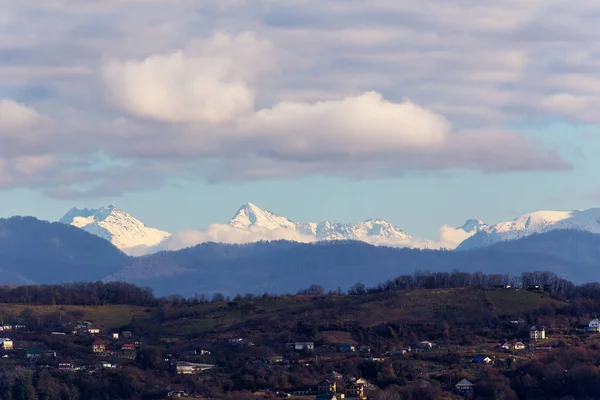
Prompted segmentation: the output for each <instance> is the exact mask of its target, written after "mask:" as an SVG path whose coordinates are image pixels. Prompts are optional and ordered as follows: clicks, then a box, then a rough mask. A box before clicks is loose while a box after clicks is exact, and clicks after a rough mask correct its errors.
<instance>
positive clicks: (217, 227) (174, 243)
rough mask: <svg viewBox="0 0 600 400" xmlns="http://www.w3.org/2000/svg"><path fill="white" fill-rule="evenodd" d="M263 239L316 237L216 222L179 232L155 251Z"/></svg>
mask: <svg viewBox="0 0 600 400" xmlns="http://www.w3.org/2000/svg"><path fill="white" fill-rule="evenodd" d="M263 240H266V241H272V240H289V241H295V242H301V243H310V242H314V241H315V238H314V237H313V236H309V235H303V234H301V233H299V232H297V231H296V230H293V229H267V228H262V227H257V226H252V227H250V228H247V229H241V228H234V227H232V226H230V225H224V224H214V225H210V226H208V227H207V228H206V229H204V230H187V231H182V232H178V233H176V234H174V235H172V236H170V237H169V238H168V239H166V240H165V241H164V242H163V243H161V244H160V245H158V247H157V248H156V249H154V251H161V250H180V249H183V248H186V247H192V246H195V245H198V244H200V243H206V242H218V243H254V242H260V241H263Z"/></svg>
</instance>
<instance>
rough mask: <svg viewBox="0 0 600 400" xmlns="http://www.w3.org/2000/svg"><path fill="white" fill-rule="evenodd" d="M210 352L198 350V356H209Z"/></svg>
mask: <svg viewBox="0 0 600 400" xmlns="http://www.w3.org/2000/svg"><path fill="white" fill-rule="evenodd" d="M210 354H211V353H210V350H202V349H201V350H200V355H201V356H210Z"/></svg>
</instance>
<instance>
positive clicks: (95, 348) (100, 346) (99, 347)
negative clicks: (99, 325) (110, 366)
mask: <svg viewBox="0 0 600 400" xmlns="http://www.w3.org/2000/svg"><path fill="white" fill-rule="evenodd" d="M105 351H106V345H105V344H104V343H103V342H101V341H99V340H96V341H95V342H94V343H92V353H104V352H105Z"/></svg>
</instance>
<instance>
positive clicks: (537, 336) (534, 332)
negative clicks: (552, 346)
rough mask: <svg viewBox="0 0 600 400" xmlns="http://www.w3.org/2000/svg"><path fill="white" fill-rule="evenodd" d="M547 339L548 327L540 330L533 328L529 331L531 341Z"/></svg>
mask: <svg viewBox="0 0 600 400" xmlns="http://www.w3.org/2000/svg"><path fill="white" fill-rule="evenodd" d="M543 339H546V327H544V326H542V327H541V328H540V329H538V328H536V327H535V326H532V327H531V329H530V330H529V340H543Z"/></svg>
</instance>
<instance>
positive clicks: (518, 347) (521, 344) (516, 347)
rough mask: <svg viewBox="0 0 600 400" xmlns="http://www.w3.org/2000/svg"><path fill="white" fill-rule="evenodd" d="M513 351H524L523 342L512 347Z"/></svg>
mask: <svg viewBox="0 0 600 400" xmlns="http://www.w3.org/2000/svg"><path fill="white" fill-rule="evenodd" d="M514 349H515V350H525V344H524V343H523V342H517V343H515V345H514Z"/></svg>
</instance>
